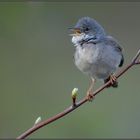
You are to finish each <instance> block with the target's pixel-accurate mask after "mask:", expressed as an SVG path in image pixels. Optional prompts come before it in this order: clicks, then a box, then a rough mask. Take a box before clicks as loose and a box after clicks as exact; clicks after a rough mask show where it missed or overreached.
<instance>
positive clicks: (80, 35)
mask: <svg viewBox="0 0 140 140" xmlns="http://www.w3.org/2000/svg"><path fill="white" fill-rule="evenodd" d="M70 31H71V33H70V36H71V37H72V39H71V41H72V43H73V45H74V46H75V53H74V63H75V65H76V66H77V68H78V69H79V70H80V71H81V72H83V73H84V74H86V75H88V76H89V77H90V78H91V85H90V87H89V90H88V92H87V95H86V97H87V99H88V100H89V101H91V100H92V99H93V94H92V92H93V87H94V84H95V82H96V80H97V79H99V80H102V81H103V82H104V83H107V82H108V81H109V80H110V85H108V86H107V87H114V88H115V87H118V82H117V78H116V76H115V72H116V71H117V69H118V68H119V67H121V66H122V65H123V63H124V56H123V51H122V47H121V46H120V45H119V43H118V41H117V40H116V39H115V38H114V37H112V36H110V35H108V34H107V33H106V31H105V30H104V28H103V27H102V26H101V25H100V24H99V23H98V22H97V21H96V20H95V19H93V18H90V17H82V18H80V19H79V20H78V21H77V23H76V24H75V26H74V27H72V28H70Z"/></svg>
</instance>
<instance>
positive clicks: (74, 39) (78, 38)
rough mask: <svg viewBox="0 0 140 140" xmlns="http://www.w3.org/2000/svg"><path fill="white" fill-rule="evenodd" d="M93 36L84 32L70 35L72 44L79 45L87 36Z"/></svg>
mask: <svg viewBox="0 0 140 140" xmlns="http://www.w3.org/2000/svg"><path fill="white" fill-rule="evenodd" d="M92 37H93V36H91V35H87V34H85V33H82V34H81V35H74V36H73V37H72V40H71V41H72V43H73V44H74V46H78V45H80V43H81V42H82V41H83V40H86V39H89V38H92Z"/></svg>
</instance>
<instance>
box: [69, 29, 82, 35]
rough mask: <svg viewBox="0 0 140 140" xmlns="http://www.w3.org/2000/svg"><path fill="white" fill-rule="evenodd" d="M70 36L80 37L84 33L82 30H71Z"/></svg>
mask: <svg viewBox="0 0 140 140" xmlns="http://www.w3.org/2000/svg"><path fill="white" fill-rule="evenodd" d="M69 31H70V32H71V33H70V36H79V35H81V34H82V31H81V29H80V28H69Z"/></svg>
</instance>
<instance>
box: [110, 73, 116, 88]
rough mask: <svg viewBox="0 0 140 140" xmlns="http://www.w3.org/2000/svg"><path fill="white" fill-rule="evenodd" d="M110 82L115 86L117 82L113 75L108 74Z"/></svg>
mask: <svg viewBox="0 0 140 140" xmlns="http://www.w3.org/2000/svg"><path fill="white" fill-rule="evenodd" d="M109 78H110V84H111V86H112V87H117V86H118V82H117V77H116V76H115V75H110V77H109Z"/></svg>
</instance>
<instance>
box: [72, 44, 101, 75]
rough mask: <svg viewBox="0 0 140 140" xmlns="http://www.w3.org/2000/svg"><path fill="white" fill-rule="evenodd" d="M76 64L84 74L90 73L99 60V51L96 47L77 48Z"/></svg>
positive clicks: (88, 45)
mask: <svg viewBox="0 0 140 140" xmlns="http://www.w3.org/2000/svg"><path fill="white" fill-rule="evenodd" d="M74 58H75V64H76V66H77V67H78V68H79V69H80V70H81V71H82V72H85V73H86V72H88V71H89V70H90V68H91V66H93V65H94V64H96V62H97V60H98V59H99V49H98V48H97V47H96V45H93V44H92V46H91V45H90V44H86V46H80V45H79V46H77V47H76V51H75V56H74Z"/></svg>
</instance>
